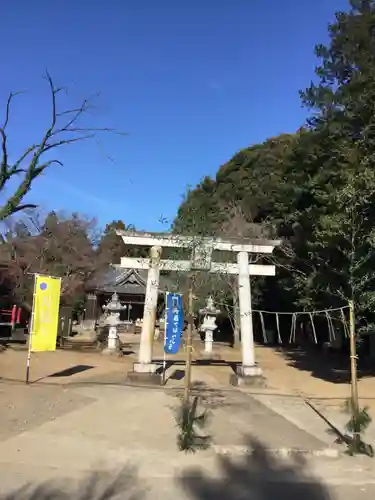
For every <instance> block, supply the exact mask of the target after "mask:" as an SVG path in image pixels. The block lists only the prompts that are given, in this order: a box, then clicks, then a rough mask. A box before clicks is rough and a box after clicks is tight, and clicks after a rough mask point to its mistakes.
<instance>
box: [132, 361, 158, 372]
mask: <svg viewBox="0 0 375 500" xmlns="http://www.w3.org/2000/svg"><path fill="white" fill-rule="evenodd" d="M158 368H159V365H157V364H156V363H139V362H138V363H134V364H133V372H136V373H151V374H152V373H155V372H156V370H157V369H158Z"/></svg>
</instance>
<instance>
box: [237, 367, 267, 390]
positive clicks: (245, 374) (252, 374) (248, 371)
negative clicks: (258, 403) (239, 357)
mask: <svg viewBox="0 0 375 500" xmlns="http://www.w3.org/2000/svg"><path fill="white" fill-rule="evenodd" d="M236 371H237V373H235V374H232V375H231V376H230V379H229V382H230V384H231V385H234V386H241V385H248V386H253V387H265V386H266V379H265V378H264V377H263V375H262V369H261V368H260V366H257V365H253V366H243V365H240V366H239V367H237V370H236Z"/></svg>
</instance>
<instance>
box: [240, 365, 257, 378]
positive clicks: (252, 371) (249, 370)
mask: <svg viewBox="0 0 375 500" xmlns="http://www.w3.org/2000/svg"><path fill="white" fill-rule="evenodd" d="M236 372H237V375H239V376H240V377H260V376H261V375H262V368H261V367H260V366H258V365H253V366H244V365H239V366H237V370H236Z"/></svg>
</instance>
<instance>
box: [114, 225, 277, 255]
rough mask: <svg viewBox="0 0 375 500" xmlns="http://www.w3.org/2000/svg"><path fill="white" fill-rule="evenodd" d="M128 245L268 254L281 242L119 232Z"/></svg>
mask: <svg viewBox="0 0 375 500" xmlns="http://www.w3.org/2000/svg"><path fill="white" fill-rule="evenodd" d="M116 233H117V235H118V236H121V237H122V239H123V241H124V243H125V244H126V245H144V246H150V247H153V246H161V247H170V248H171V247H172V248H189V247H194V246H195V245H202V246H207V247H210V248H211V249H212V250H225V251H232V252H249V253H267V254H270V253H272V252H273V250H274V248H275V247H277V246H280V245H281V241H280V240H263V239H250V238H241V239H237V238H225V239H223V238H216V237H207V236H204V237H203V236H186V235H180V234H171V233H148V232H138V231H124V230H117V231H116Z"/></svg>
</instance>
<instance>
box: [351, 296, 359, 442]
mask: <svg viewBox="0 0 375 500" xmlns="http://www.w3.org/2000/svg"><path fill="white" fill-rule="evenodd" d="M349 332H350V376H351V383H350V386H351V400H352V404H351V407H352V418H353V431H354V432H353V440H354V445H355V447H356V448H358V445H359V442H360V429H359V401H358V380H357V344H356V333H355V318H354V304H353V301H352V300H350V301H349Z"/></svg>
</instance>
